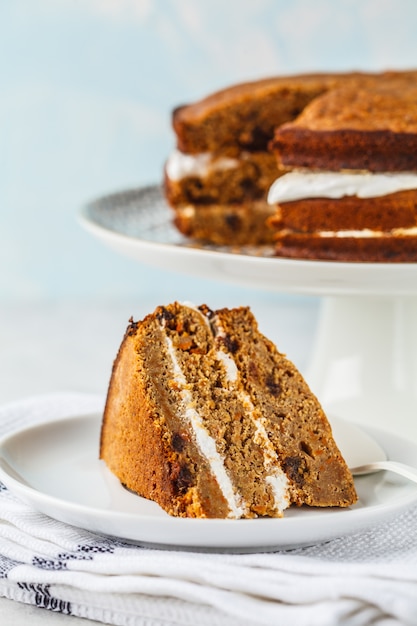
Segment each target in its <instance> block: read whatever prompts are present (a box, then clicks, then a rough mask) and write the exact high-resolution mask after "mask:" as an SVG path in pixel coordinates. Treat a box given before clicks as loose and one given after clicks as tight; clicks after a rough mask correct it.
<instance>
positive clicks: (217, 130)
mask: <svg viewBox="0 0 417 626" xmlns="http://www.w3.org/2000/svg"><path fill="white" fill-rule="evenodd" d="M374 76H376V75H372V74H361V73H358V72H353V73H346V74H305V75H298V76H281V77H274V78H266V79H262V80H258V81H252V82H247V83H242V84H237V85H233V86H231V87H228V88H226V89H223V90H220V91H217V92H215V93H213V94H211V95H209V96H208V97H206V98H204V99H202V100H199V101H197V102H194V103H193V104H189V105H184V106H181V107H178V108H177V109H175V111H174V112H173V127H174V130H175V133H176V136H177V147H178V148H179V149H180V150H181V151H182V152H185V153H192V154H193V153H200V152H211V153H219V152H221V153H222V154H229V155H231V156H236V154H238V153H239V152H240V151H242V150H246V151H260V150H266V149H267V146H268V143H269V141H270V139H271V138H272V136H273V132H274V128H275V127H276V126H279V125H281V124H284V123H285V122H287V121H289V120H293V119H294V118H295V117H296V116H297V115H298V114H299V113H301V111H302V110H303V109H304V108H305V106H306V105H307V104H308V103H309V102H311V101H312V100H313V99H314V98H316V97H317V96H319V95H320V94H322V93H324V92H326V91H327V90H328V89H332V88H335V87H337V86H338V85H341V84H355V85H356V84H358V83H362V82H365V81H368V80H373V79H374Z"/></svg>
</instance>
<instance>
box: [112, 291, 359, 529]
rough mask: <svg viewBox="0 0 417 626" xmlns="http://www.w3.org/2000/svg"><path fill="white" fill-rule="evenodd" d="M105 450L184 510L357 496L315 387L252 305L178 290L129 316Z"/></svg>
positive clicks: (257, 509) (223, 510) (223, 514)
mask: <svg viewBox="0 0 417 626" xmlns="http://www.w3.org/2000/svg"><path fill="white" fill-rule="evenodd" d="M100 457H101V458H102V459H104V461H105V462H106V464H107V465H108V467H109V468H110V470H111V471H112V472H113V473H114V474H115V475H116V476H117V477H118V478H119V480H120V481H121V483H122V484H123V485H125V486H126V487H127V488H128V489H130V490H132V491H134V492H136V493H137V494H139V495H140V496H142V497H144V498H149V499H151V500H154V501H155V502H157V503H158V504H159V505H160V506H161V507H162V508H163V509H165V511H167V512H168V513H169V514H171V515H175V516H182V517H208V518H213V517H214V518H216V517H218V518H232V519H239V518H254V517H259V516H269V517H282V515H283V512H284V510H285V509H286V508H288V507H289V506H290V505H292V504H295V505H299V506H300V505H303V504H305V505H309V506H317V507H331V506H336V507H347V506H349V505H351V504H353V503H354V502H355V501H356V499H357V496H356V492H355V487H354V484H353V479H352V476H351V474H350V472H349V470H348V468H347V466H346V463H345V461H344V460H343V458H342V456H341V454H340V451H339V449H338V447H337V445H336V443H335V441H334V439H333V436H332V430H331V427H330V424H329V422H328V420H327V418H326V416H325V414H324V412H323V410H322V408H321V406H320V404H319V402H318V400H317V398H316V397H315V396H314V395H313V394H312V392H311V391H310V389H309V387H308V385H307V384H306V382H305V380H304V379H303V377H302V376H301V374H300V373H299V372H298V370H297V369H296V367H295V366H294V365H293V363H291V362H290V361H289V360H288V359H287V358H286V357H285V356H284V355H283V354H281V353H280V352H279V351H278V350H277V348H276V347H275V345H274V344H273V343H272V342H271V341H270V340H268V339H267V338H266V337H265V336H264V335H262V333H261V332H260V331H259V329H258V326H257V323H256V320H255V318H254V316H253V314H252V313H251V311H250V310H249V309H248V308H247V307H239V308H235V309H221V310H217V311H213V310H211V309H209V308H208V307H207V306H206V305H203V306H200V307H195V306H194V305H191V304H180V303H178V302H175V303H172V304H170V305H167V306H160V307H158V308H157V309H156V310H155V311H154V313H152V314H150V315H148V316H147V317H146V318H145V319H144V320H142V321H140V322H133V321H131V322H130V323H129V326H128V328H127V330H126V333H125V336H124V338H123V341H122V344H121V347H120V350H119V352H118V355H117V357H116V360H115V362H114V366H113V371H112V376H111V380H110V385H109V390H108V396H107V402H106V407H105V412H104V417H103V423H102V430H101V442H100Z"/></svg>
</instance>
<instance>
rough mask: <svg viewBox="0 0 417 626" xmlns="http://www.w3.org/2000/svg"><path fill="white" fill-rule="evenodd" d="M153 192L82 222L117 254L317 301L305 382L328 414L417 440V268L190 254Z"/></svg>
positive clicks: (133, 195) (258, 253) (117, 198)
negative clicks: (319, 307) (316, 321)
mask: <svg viewBox="0 0 417 626" xmlns="http://www.w3.org/2000/svg"><path fill="white" fill-rule="evenodd" d="M171 218H172V215H171V212H170V210H169V208H168V207H167V206H166V204H165V202H164V200H163V197H162V194H161V191H160V189H159V188H158V187H146V188H142V189H136V190H130V191H127V192H124V193H120V194H114V195H111V196H106V197H104V198H101V199H99V200H97V201H95V202H93V203H91V204H89V205H88V206H86V207H84V208H83V210H82V212H81V214H80V221H81V224H82V225H83V226H84V227H85V228H86V229H87V230H88V231H89V232H91V233H92V234H93V235H94V236H96V237H98V238H99V239H100V240H101V241H102V242H103V243H104V244H106V245H108V246H110V247H111V248H113V249H114V250H116V251H117V252H118V253H120V254H123V255H127V256H129V257H131V258H133V259H136V260H138V261H141V262H143V263H147V264H151V265H153V266H157V267H162V268H169V269H170V270H174V271H178V272H183V273H186V274H190V275H195V276H199V277H206V278H211V279H215V280H216V279H217V280H222V281H229V282H232V283H233V284H238V285H243V286H247V287H255V288H261V289H264V290H270V291H279V292H287V293H299V294H310V295H318V296H321V297H322V310H321V316H320V321H319V328H318V332H317V337H316V344H315V349H314V351H313V359H312V362H311V365H310V368H309V370H308V372H307V374H306V378H307V380H308V382H309V384H310V386H311V388H312V389H313V391H314V392H315V393H316V395H317V396H318V397H319V398H320V401H321V402H322V404H323V406H324V407H325V409H326V410H327V411H328V412H331V413H332V414H334V415H338V416H340V417H343V418H345V419H351V420H354V421H356V422H362V423H365V424H368V425H371V426H377V427H379V428H384V429H387V430H390V431H393V432H397V433H398V432H400V433H402V434H403V435H404V434H405V436H407V437H409V438H410V439H412V440H413V441H416V442H417V264H414V263H413V264H402V263H398V264H376V263H375V264H374V263H372V264H368V263H336V262H325V261H299V260H290V259H277V258H273V257H272V256H271V254H272V252H271V250H270V249H268V248H263V249H259V248H257V249H253V248H252V249H242V248H241V249H239V250H234V249H231V248H220V247H196V246H193V245H191V244H190V242H188V241H186V240H184V239H183V238H182V237H181V236H180V235H179V234H178V233H177V232H176V230H175V229H174V228H173V227H172V225H171Z"/></svg>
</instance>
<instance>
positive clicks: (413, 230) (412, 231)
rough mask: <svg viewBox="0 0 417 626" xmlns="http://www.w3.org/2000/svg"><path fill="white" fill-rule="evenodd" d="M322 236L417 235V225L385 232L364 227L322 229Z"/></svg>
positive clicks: (320, 234) (320, 233)
mask: <svg viewBox="0 0 417 626" xmlns="http://www.w3.org/2000/svg"><path fill="white" fill-rule="evenodd" d="M318 234H319V236H320V237H342V238H343V237H358V238H360V237H362V238H363V239H365V238H371V237H417V226H412V227H410V228H393V229H392V230H390V231H388V232H385V231H383V230H370V229H369V228H364V229H363V230H322V231H320V232H319V233H318Z"/></svg>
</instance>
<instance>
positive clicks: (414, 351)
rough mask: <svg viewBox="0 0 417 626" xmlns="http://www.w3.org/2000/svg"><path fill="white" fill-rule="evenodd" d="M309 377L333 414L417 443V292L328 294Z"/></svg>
mask: <svg viewBox="0 0 417 626" xmlns="http://www.w3.org/2000/svg"><path fill="white" fill-rule="evenodd" d="M306 379H307V381H308V383H309V384H310V386H311V388H312V389H313V391H314V393H315V394H316V395H317V396H318V397H319V398H320V401H321V402H322V404H323V406H324V408H325V409H326V411H327V412H328V413H330V414H333V415H337V416H340V417H343V418H345V419H350V420H354V421H356V422H360V423H363V424H366V425H372V426H377V427H378V428H384V429H386V430H390V431H392V432H395V433H397V434H398V433H402V434H403V435H405V436H406V437H408V438H410V439H412V440H413V441H415V442H417V297H416V296H393V297H387V296H365V295H356V296H352V295H350V296H340V295H338V296H327V297H324V298H323V301H322V310H321V315H320V318H319V326H318V331H317V336H316V340H315V347H314V349H313V357H312V360H311V362H310V367H309V368H308V370H307V373H306Z"/></svg>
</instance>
